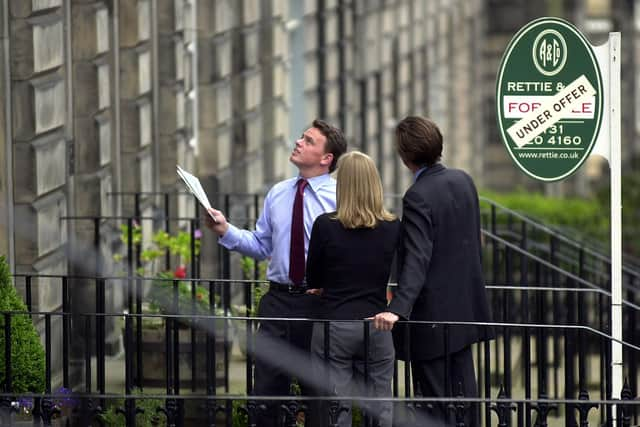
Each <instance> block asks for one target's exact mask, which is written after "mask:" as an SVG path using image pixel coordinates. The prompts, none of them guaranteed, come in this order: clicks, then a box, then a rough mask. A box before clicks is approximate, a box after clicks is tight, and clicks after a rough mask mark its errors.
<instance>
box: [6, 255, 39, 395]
mask: <svg viewBox="0 0 640 427" xmlns="http://www.w3.org/2000/svg"><path fill="white" fill-rule="evenodd" d="M11 311H14V312H26V311H27V306H26V305H25V303H24V302H23V301H22V299H21V298H20V296H19V295H18V293H17V292H16V288H15V287H14V286H13V284H12V283H11V277H10V274H9V266H8V265H7V263H6V260H5V257H4V256H0V312H11ZM4 320H5V319H4V315H0V382H1V383H2V384H5V381H6V378H5V364H6V360H5V357H4V346H5V339H6V337H5V334H4V326H5V323H4ZM44 381H45V366H44V348H43V347H42V343H41V342H40V337H39V336H38V332H37V331H36V328H35V326H34V325H33V322H32V321H31V316H28V315H18V314H16V315H12V316H11V390H12V392H13V393H16V394H17V393H43V392H44V389H45V384H44Z"/></svg>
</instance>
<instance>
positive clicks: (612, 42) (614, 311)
mask: <svg viewBox="0 0 640 427" xmlns="http://www.w3.org/2000/svg"><path fill="white" fill-rule="evenodd" d="M620 53H621V50H620V33H618V32H616V33H610V34H609V94H608V96H609V100H610V103H609V107H610V111H609V114H610V116H609V117H610V120H609V126H610V130H611V133H610V138H611V158H610V159H609V162H610V163H609V165H610V167H611V335H612V337H613V340H611V397H612V398H620V393H621V391H622V385H623V372H622V344H621V342H622V191H621V190H622V182H621V176H620V169H621V163H622V159H621V150H620ZM612 412H613V413H612V416H613V418H614V419H615V418H616V414H615V408H614V410H613V411H612Z"/></svg>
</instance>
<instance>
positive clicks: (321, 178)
mask: <svg viewBox="0 0 640 427" xmlns="http://www.w3.org/2000/svg"><path fill="white" fill-rule="evenodd" d="M300 178H302V177H301V176H298V177H297V178H296V179H294V180H293V184H292V186H293V187H295V186H296V185H298V180H299V179H300ZM305 179H306V180H307V183H308V186H309V187H311V189H312V190H313V192H314V193H315V192H316V191H318V189H320V188H321V187H322V186H323V185H325V184H327V183H329V182H330V181H331V175H330V174H328V173H325V174H322V175H318V176H314V177H312V178H305Z"/></svg>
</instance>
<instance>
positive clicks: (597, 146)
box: [496, 18, 623, 424]
mask: <svg viewBox="0 0 640 427" xmlns="http://www.w3.org/2000/svg"><path fill="white" fill-rule="evenodd" d="M496 92H497V98H496V108H497V116H498V127H499V128H500V133H501V136H502V140H503V142H504V144H505V146H506V148H507V151H508V152H509V155H510V156H511V159H512V160H513V161H514V163H515V164H516V165H517V166H518V168H520V169H521V170H522V172H524V173H525V174H527V175H528V176H530V177H532V178H534V179H537V180H540V181H545V182H552V181H559V180H562V179H565V178H567V177H568V176H570V175H571V174H573V173H574V172H575V171H576V170H577V169H578V168H579V167H580V166H581V165H582V164H583V163H584V161H585V160H586V159H587V157H588V156H589V155H590V154H599V155H601V156H603V157H605V158H606V159H607V160H608V161H609V166H610V169H611V336H612V338H613V339H612V340H611V367H610V369H611V379H612V382H611V393H612V395H611V396H608V397H611V398H614V399H615V398H620V393H621V391H622V387H623V378H622V377H623V370H622V367H623V364H622V231H621V230H622V196H621V194H622V192H621V187H622V185H621V174H620V171H621V150H620V33H610V34H609V41H608V42H607V43H606V44H604V45H602V46H597V47H593V46H591V44H590V43H589V42H588V41H587V40H586V38H585V37H584V36H583V35H582V34H581V33H580V31H578V29H577V28H575V27H574V26H573V25H572V24H570V23H568V22H567V21H564V20H562V19H558V18H540V19H537V20H535V21H532V22H530V23H529V24H527V25H525V26H524V27H523V28H522V29H520V31H518V33H517V34H516V35H515V36H514V37H513V39H512V40H511V42H510V43H509V46H508V47H507V50H506V51H505V54H504V56H503V58H502V64H501V65H500V70H499V72H498V79H497V85H496ZM616 416H617V414H616V408H615V407H614V408H613V409H612V417H613V420H614V424H615V421H616V419H615V418H616Z"/></svg>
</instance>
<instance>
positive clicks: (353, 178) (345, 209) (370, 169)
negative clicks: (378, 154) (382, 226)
mask: <svg viewBox="0 0 640 427" xmlns="http://www.w3.org/2000/svg"><path fill="white" fill-rule="evenodd" d="M336 179H337V181H338V184H337V189H336V201H337V206H338V212H337V214H336V219H337V220H338V221H340V222H341V223H342V225H343V226H344V227H345V228H361V227H365V228H372V227H375V226H376V224H377V223H378V221H391V220H393V219H395V215H393V214H391V213H389V212H388V211H387V210H386V209H385V208H384V206H383V196H382V182H381V181H380V174H378V169H377V168H376V165H375V164H374V163H373V160H371V157H369V156H367V155H366V154H364V153H361V152H359V151H351V152H349V153H347V154H343V155H342V157H340V160H339V161H338V172H337V177H336Z"/></svg>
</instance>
